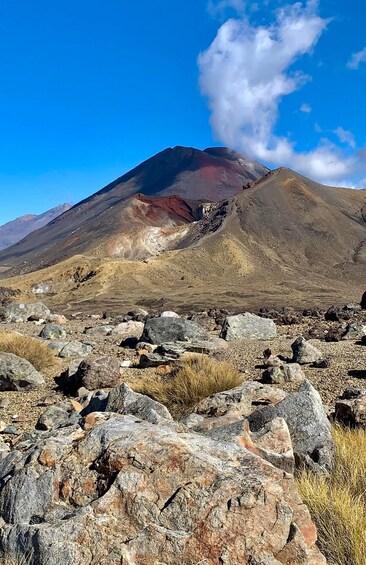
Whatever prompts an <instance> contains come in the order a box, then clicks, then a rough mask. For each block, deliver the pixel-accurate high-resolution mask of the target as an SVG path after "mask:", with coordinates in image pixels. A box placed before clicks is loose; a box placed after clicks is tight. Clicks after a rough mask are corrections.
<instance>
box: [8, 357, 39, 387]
mask: <svg viewBox="0 0 366 565" xmlns="http://www.w3.org/2000/svg"><path fill="white" fill-rule="evenodd" d="M44 383H45V380H44V378H43V377H42V375H41V374H40V373H39V372H38V371H36V369H35V368H34V367H33V365H31V363H29V361H27V360H26V359H23V358H22V357H18V356H17V355H13V353H3V352H2V351H0V390H31V389H35V388H39V387H40V386H42V385H43V384H44Z"/></svg>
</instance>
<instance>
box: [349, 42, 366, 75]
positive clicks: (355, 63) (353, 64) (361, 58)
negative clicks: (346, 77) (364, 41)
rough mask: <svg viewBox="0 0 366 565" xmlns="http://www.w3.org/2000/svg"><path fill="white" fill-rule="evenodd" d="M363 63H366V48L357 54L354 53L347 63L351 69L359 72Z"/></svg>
mask: <svg viewBox="0 0 366 565" xmlns="http://www.w3.org/2000/svg"><path fill="white" fill-rule="evenodd" d="M361 63H366V47H364V49H362V50H361V51H358V52H357V53H353V54H352V56H351V58H350V60H349V61H348V63H347V67H348V68H349V69H353V70H354V71H357V69H358V68H359V67H360V65H361Z"/></svg>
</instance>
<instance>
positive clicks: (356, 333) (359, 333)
mask: <svg viewBox="0 0 366 565" xmlns="http://www.w3.org/2000/svg"><path fill="white" fill-rule="evenodd" d="M364 336H366V326H364V325H362V324H348V326H347V328H346V330H345V332H344V334H343V336H342V339H355V340H356V339H361V338H362V337H364Z"/></svg>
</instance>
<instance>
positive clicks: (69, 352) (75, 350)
mask: <svg viewBox="0 0 366 565" xmlns="http://www.w3.org/2000/svg"><path fill="white" fill-rule="evenodd" d="M92 351H93V347H92V346H91V345H89V344H87V343H83V342H81V341H70V342H69V343H67V344H66V345H64V347H63V348H62V349H61V351H60V352H59V357H62V358H65V357H87V356H88V355H90V354H91V352H92Z"/></svg>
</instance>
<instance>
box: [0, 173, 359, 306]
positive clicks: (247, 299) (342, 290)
mask: <svg viewBox="0 0 366 565" xmlns="http://www.w3.org/2000/svg"><path fill="white" fill-rule="evenodd" d="M365 203H366V191H364V190H360V191H356V190H352V189H342V188H329V187H324V186H321V185H318V184H317V183H314V182H312V181H310V180H308V179H306V178H305V177H302V176H300V175H297V174H296V173H294V172H292V171H289V170H287V169H278V170H277V171H274V172H273V173H271V174H269V175H268V176H267V177H265V178H264V179H262V180H261V181H259V182H258V183H257V184H256V185H255V186H253V187H252V188H249V189H248V190H243V191H242V192H241V193H240V194H238V195H237V196H235V197H234V198H232V199H229V200H227V201H224V202H221V203H218V204H216V205H213V206H212V209H211V210H209V211H208V213H207V214H206V215H205V216H204V217H203V218H202V219H201V220H199V221H195V222H193V223H190V224H186V225H185V228H186V229H187V233H186V235H185V236H184V237H183V238H181V239H180V241H179V243H178V247H179V248H178V249H175V250H171V251H168V252H165V253H162V254H161V255H160V256H158V257H156V258H152V259H150V260H148V261H147V262H141V261H120V260H119V261H116V260H108V259H99V258H95V257H94V258H91V257H86V256H82V255H79V256H75V257H73V258H70V259H68V260H67V261H64V262H63V263H60V264H58V265H55V266H54V267H49V268H47V269H44V270H41V271H38V272H36V273H30V274H28V275H25V276H22V277H17V278H15V279H7V280H4V281H2V284H4V285H5V286H12V287H16V288H20V289H21V290H22V292H23V296H24V297H27V298H29V297H30V296H32V294H31V288H32V286H33V285H34V284H36V283H38V282H40V281H51V282H52V281H53V283H54V286H55V291H56V294H55V295H54V296H53V297H50V298H49V301H50V302H51V303H52V304H53V306H54V307H56V308H57V307H59V308H61V307H62V309H65V308H66V309H67V308H70V309H72V308H85V309H90V308H91V306H92V305H93V306H94V307H95V306H96V305H97V306H98V307H99V308H101V309H102V308H103V309H104V308H106V309H109V308H110V309H113V310H114V311H124V310H125V309H126V308H129V307H133V306H137V305H142V306H143V305H147V306H149V307H155V306H156V307H162V306H164V307H171V308H178V309H182V310H187V309H190V308H191V307H197V308H210V307H229V308H233V309H237V310H243V309H245V308H259V307H261V306H283V305H294V306H296V305H297V306H299V307H307V306H309V307H310V306H317V305H318V306H327V305H329V304H331V303H340V304H343V303H345V302H347V301H351V300H359V299H360V296H361V293H362V292H363V291H364V290H365V273H366V223H365V218H364V213H363V212H362V210H364V206H365ZM76 272H78V273H79V274H78V276H77V277H75V273H76ZM80 273H81V275H82V276H81V277H80ZM88 275H89V276H88ZM75 280H76V281H77V282H74V281H75ZM80 281H81V282H80Z"/></svg>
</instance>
